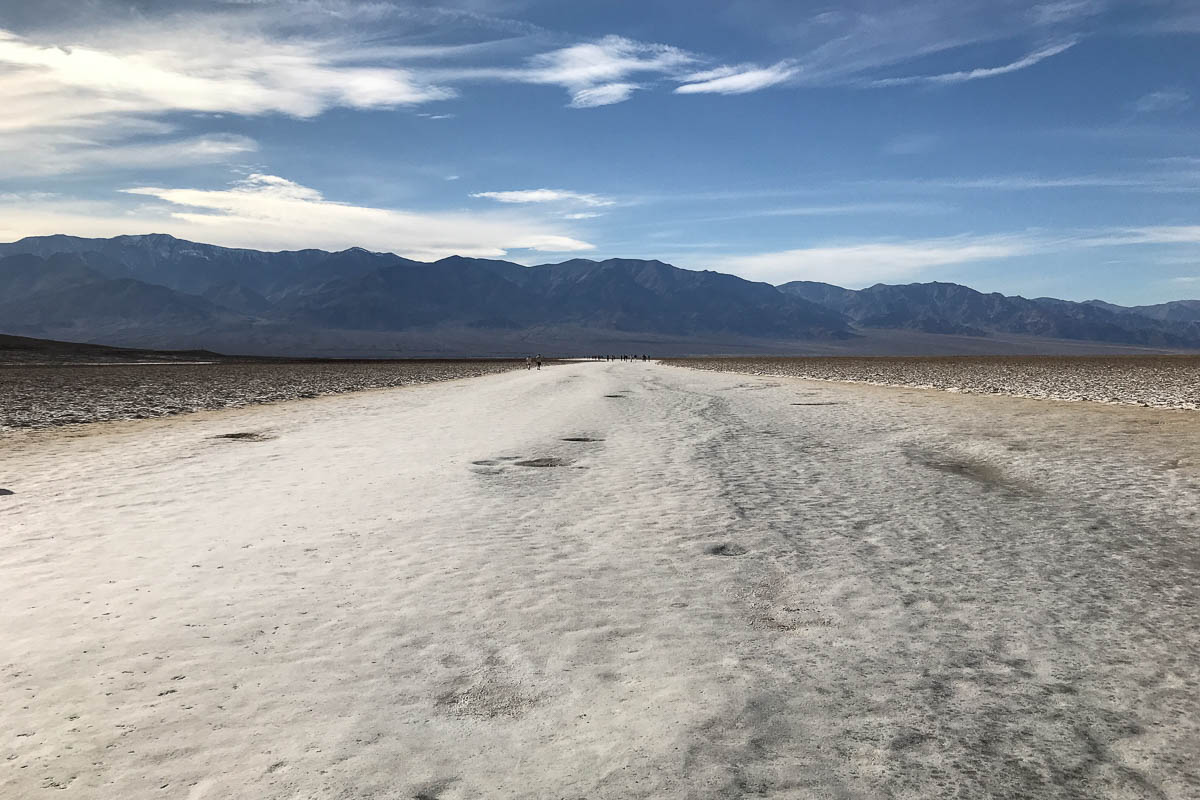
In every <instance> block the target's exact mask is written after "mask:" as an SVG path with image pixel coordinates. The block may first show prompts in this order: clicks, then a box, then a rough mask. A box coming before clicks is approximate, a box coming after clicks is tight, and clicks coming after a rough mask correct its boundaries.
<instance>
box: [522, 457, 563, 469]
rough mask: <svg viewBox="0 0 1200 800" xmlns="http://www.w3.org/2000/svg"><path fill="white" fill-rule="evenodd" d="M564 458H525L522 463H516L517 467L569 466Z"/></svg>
mask: <svg viewBox="0 0 1200 800" xmlns="http://www.w3.org/2000/svg"><path fill="white" fill-rule="evenodd" d="M570 463H571V462H570V461H567V460H566V459H565V458H554V457H553V456H547V457H544V458H527V459H525V460H524V461H518V462H517V466H518V467H565V466H567V465H568V464H570Z"/></svg>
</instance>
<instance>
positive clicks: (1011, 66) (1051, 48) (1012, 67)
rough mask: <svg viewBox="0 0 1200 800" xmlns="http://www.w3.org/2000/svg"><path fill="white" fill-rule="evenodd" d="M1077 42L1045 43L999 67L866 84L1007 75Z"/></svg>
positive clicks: (952, 81)
mask: <svg viewBox="0 0 1200 800" xmlns="http://www.w3.org/2000/svg"><path fill="white" fill-rule="evenodd" d="M1076 44H1078V40H1077V39H1071V40H1068V41H1065V42H1058V43H1057V44H1051V45H1047V46H1045V47H1042V48H1040V49H1038V50H1035V51H1033V52H1032V53H1029V54H1028V55H1026V56H1024V57H1023V58H1019V59H1017V60H1016V61H1013V62H1011V63H1008V64H1004V65H1002V66H999V67H980V68H977V69H970V70H962V71H959V72H944V73H941V74H940V75H910V76H906V77H902V78H881V79H876V80H872V81H869V82H868V83H867V85H868V86H872V87H877V88H878V87H887V86H908V85H912V84H934V85H948V84H955V83H966V82H967V81H976V80H981V79H983V78H995V77H997V76H1000V75H1007V74H1009V73H1011V72H1017V71H1019V70H1023V69H1028V68H1029V67H1032V66H1034V65H1036V64H1040V63H1041V62H1043V61H1045V60H1046V59H1048V58H1052V57H1053V56H1056V55H1058V54H1059V53H1063V52H1066V51H1067V50H1070V49H1071V48H1072V47H1074V46H1075V45H1076Z"/></svg>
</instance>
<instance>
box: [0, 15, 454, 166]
mask: <svg viewBox="0 0 1200 800" xmlns="http://www.w3.org/2000/svg"><path fill="white" fill-rule="evenodd" d="M192 22H193V24H190V25H185V24H183V23H182V22H179V21H176V24H174V25H172V24H168V23H167V22H163V21H159V22H156V23H151V22H144V21H143V22H142V23H140V24H136V25H133V26H132V27H131V28H130V29H129V30H122V31H114V30H102V29H98V30H95V31H90V32H80V33H61V32H60V33H57V34H41V35H38V36H20V35H18V34H16V33H14V32H11V31H7V30H0V74H3V75H4V79H3V80H2V81H0V106H2V107H3V108H4V110H5V113H4V114H3V115H2V116H0V133H2V134H3V136H4V140H3V142H0V153H2V154H3V155H4V156H6V157H5V158H3V159H2V160H3V161H4V162H5V163H4V166H2V167H0V174H6V175H13V174H23V175H36V174H43V175H44V174H56V173H64V172H80V171H84V170H111V169H114V168H128V167H145V166H155V167H162V166H172V165H176V164H177V165H189V164H196V163H213V162H221V161H227V160H229V159H230V158H233V157H237V156H240V155H242V154H244V153H247V152H251V151H253V150H254V149H255V148H256V145H255V144H254V142H253V141H252V140H250V139H248V138H247V137H245V136H240V135H234V134H230V133H209V134H204V135H199V136H196V135H192V136H184V137H178V136H176V137H174V138H172V137H171V134H174V133H175V126H174V125H173V124H167V123H164V122H162V121H161V120H163V119H166V118H169V117H170V116H171V115H178V114H180V113H192V114H210V115H221V114H235V115H240V116H257V115H264V114H282V115H288V116H293V117H298V118H308V117H313V116H316V115H318V114H320V113H322V112H324V111H326V110H327V109H330V108H333V107H346V108H356V109H372V108H394V107H398V106H407V105H415V104H419V103H424V102H429V101H432V100H440V99H446V98H449V97H452V96H454V94H455V92H454V90H453V89H450V88H447V87H443V86H435V85H432V84H429V83H426V82H423V81H422V80H420V79H418V78H416V77H415V76H414V75H413V74H412V73H411V72H410V71H407V70H405V69H400V68H396V67H388V66H381V65H379V64H364V63H361V62H359V61H356V58H358V56H356V55H355V53H354V48H353V47H349V46H347V45H346V43H345V42H340V43H339V42H336V41H332V40H306V39H302V38H298V37H294V36H293V37H282V36H273V35H272V34H270V33H264V32H262V31H256V30H255V31H252V30H245V29H241V28H238V27H237V26H231V25H225V24H222V20H219V19H218V20H214V21H213V24H211V25H205V24H200V25H196V24H194V23H195V21H194V20H193V21H192ZM14 150H18V151H19V153H20V155H18V156H15V157H14V156H11V154H12V152H13V151H14Z"/></svg>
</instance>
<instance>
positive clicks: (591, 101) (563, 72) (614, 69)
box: [428, 36, 696, 108]
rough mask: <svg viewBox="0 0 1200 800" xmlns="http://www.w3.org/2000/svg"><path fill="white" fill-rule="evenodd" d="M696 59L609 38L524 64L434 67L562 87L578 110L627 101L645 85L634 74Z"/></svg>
mask: <svg viewBox="0 0 1200 800" xmlns="http://www.w3.org/2000/svg"><path fill="white" fill-rule="evenodd" d="M695 61H696V57H695V56H693V55H692V54H690V53H688V52H686V51H684V50H681V49H679V48H677V47H671V46H670V45H665V44H651V43H646V42H638V41H634V40H632V39H626V38H625V37H623V36H605V37H604V38H602V39H598V40H596V41H592V42H582V43H580V44H574V45H571V46H569V47H563V48H559V49H557V50H552V51H550V52H547V53H539V54H537V55H535V56H532V57H531V58H529V59H528V60H527V61H526V63H525V65H524V66H522V67H477V68H455V69H442V70H433V71H431V72H429V73H428V74H429V75H430V76H431V77H435V78H437V79H439V80H445V81H469V80H502V81H512V82H516V83H530V84H539V85H550V86H561V87H563V88H564V89H566V90H567V92H568V93H569V95H570V97H571V102H570V104H569V105H570V106H571V107H573V108H593V107H596V106H606V105H611V104H613V103H620V102H622V101H624V100H628V99H629V97H630V96H631V95H632V94H633V92H635V91H636V90H638V89H641V88H643V86H642V84H640V83H636V82H634V81H633V80H631V79H632V78H633V77H634V76H638V75H644V76H647V77H655V76H662V75H676V74H678V73H679V72H681V71H682V70H683V69H684V68H686V67H688V66H690V65H692V64H693V63H694V62H695Z"/></svg>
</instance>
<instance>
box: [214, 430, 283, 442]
mask: <svg viewBox="0 0 1200 800" xmlns="http://www.w3.org/2000/svg"><path fill="white" fill-rule="evenodd" d="M212 438H214V439H229V440H231V441H235V442H265V441H267V440H268V439H274V438H275V437H274V436H271V435H270V434H267V433H263V432H261V431H239V432H237V433H220V434H217V435H216V436H214V437H212Z"/></svg>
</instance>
